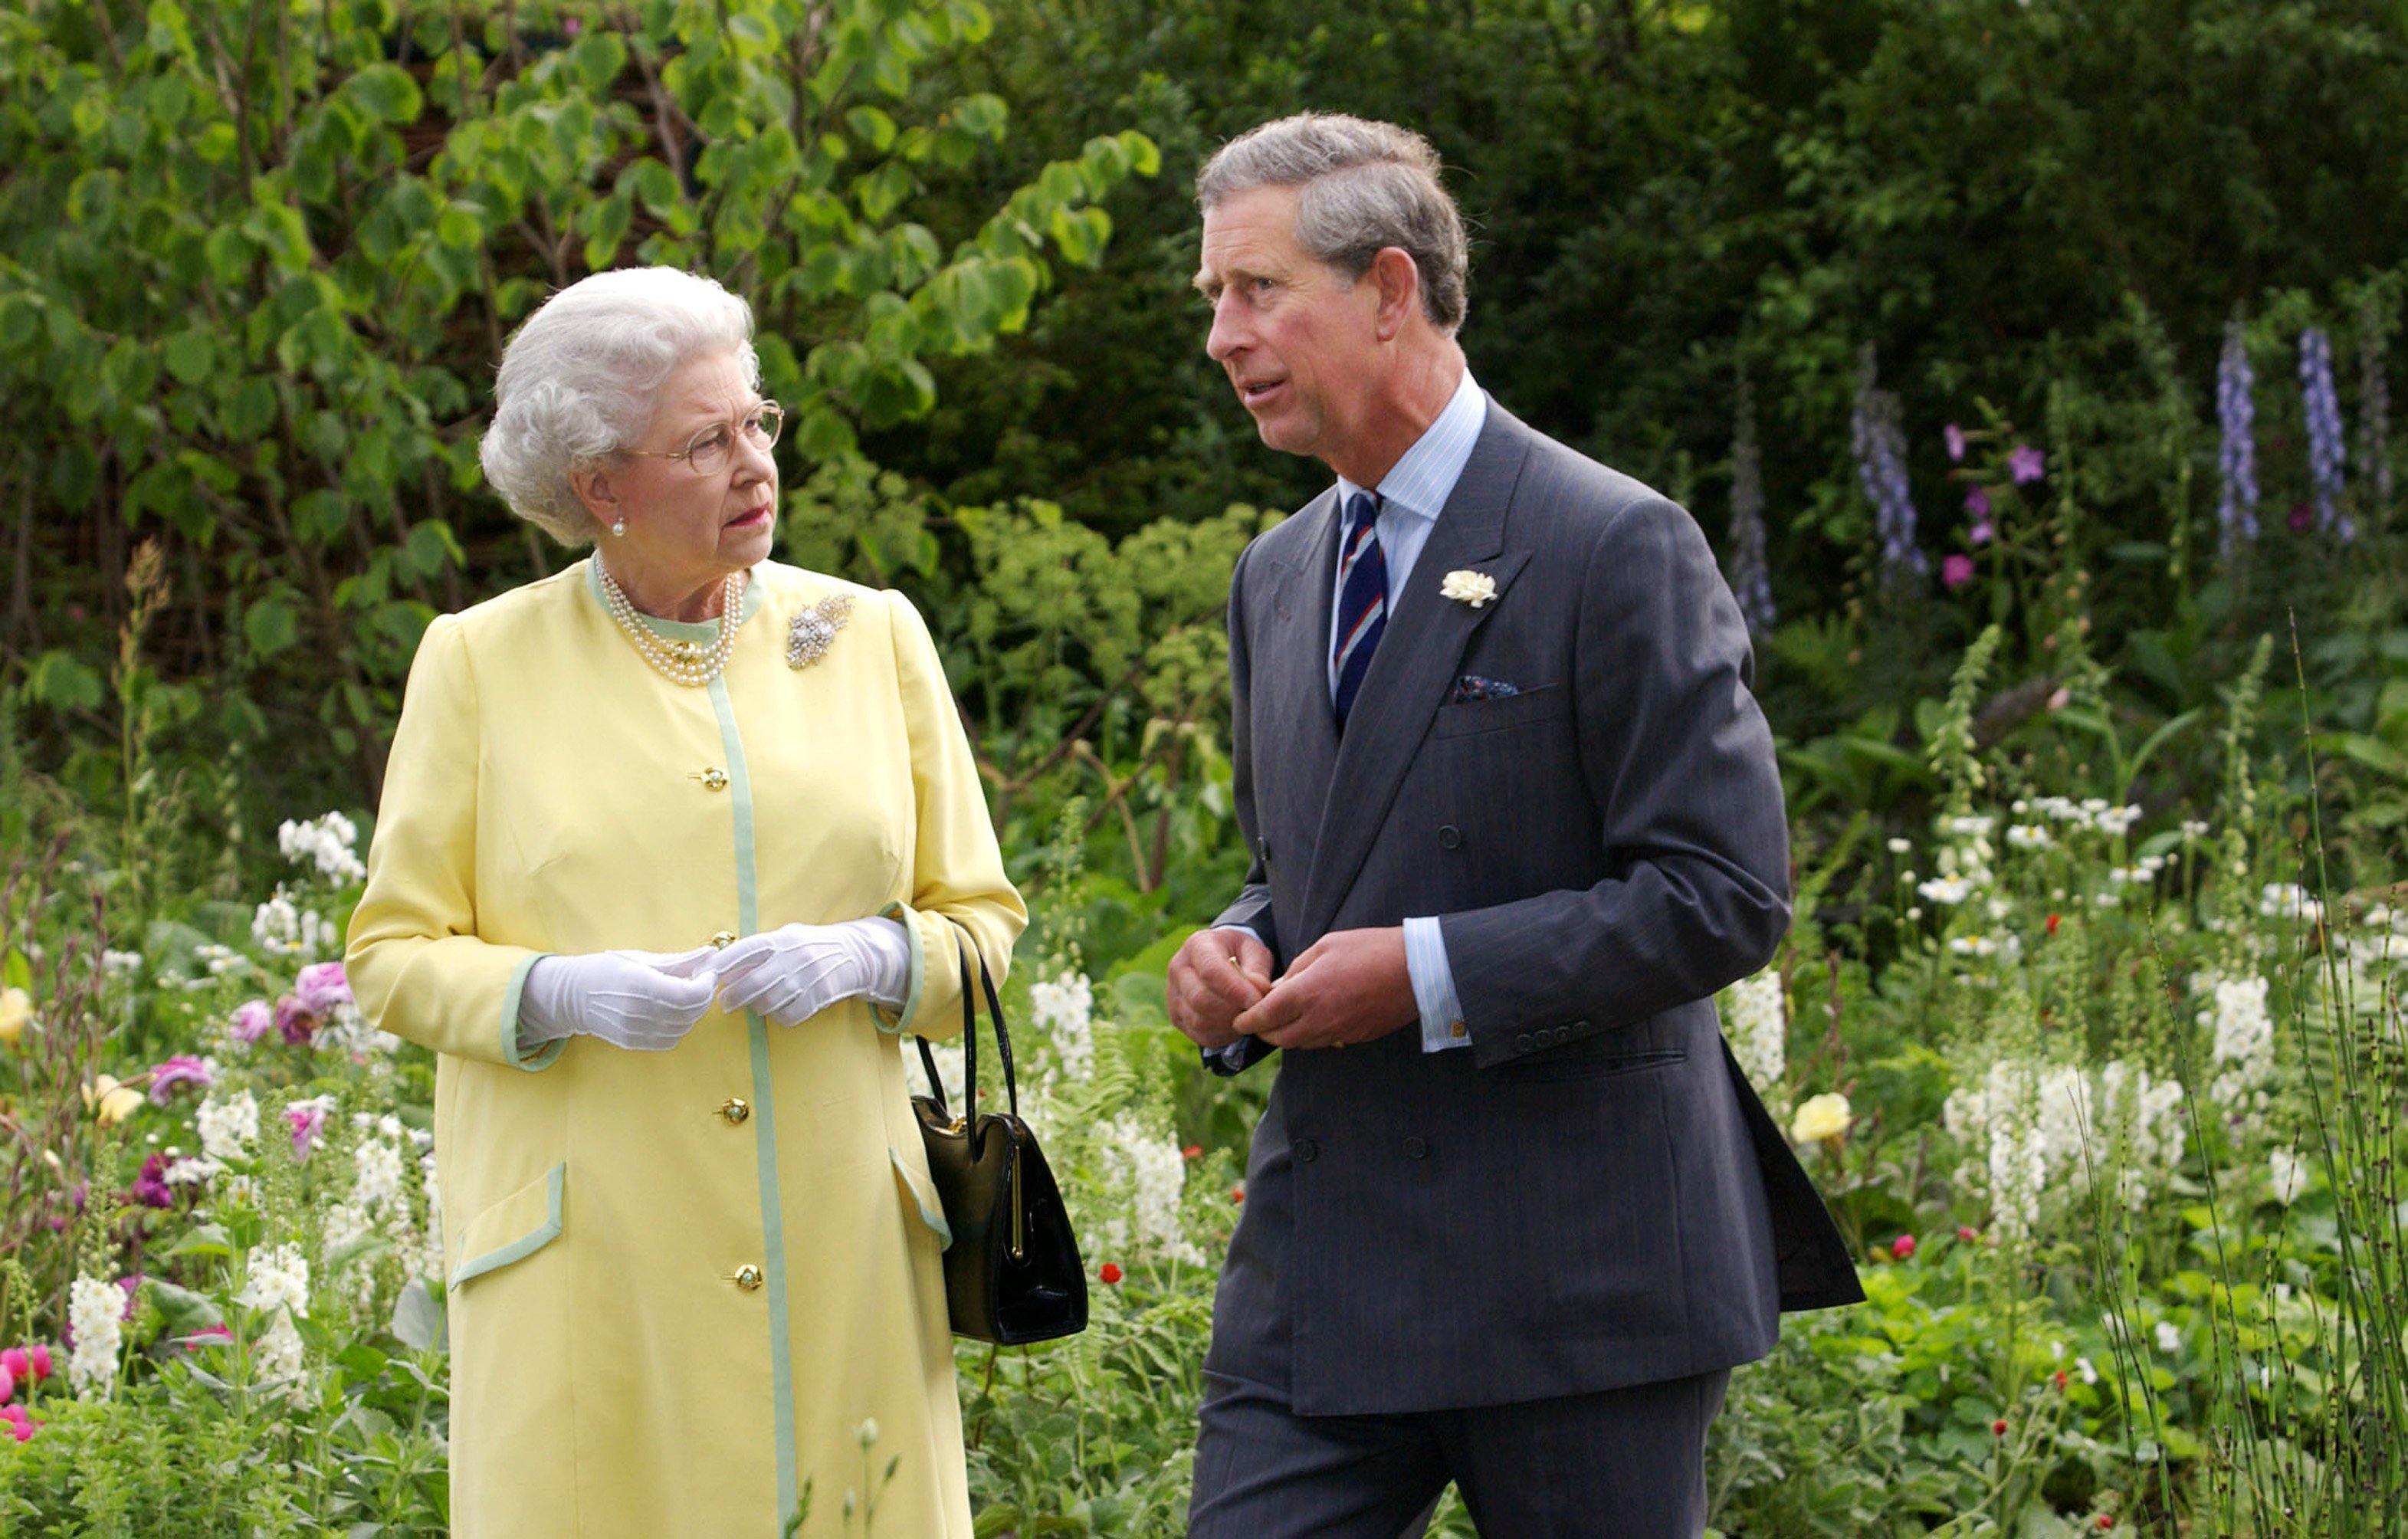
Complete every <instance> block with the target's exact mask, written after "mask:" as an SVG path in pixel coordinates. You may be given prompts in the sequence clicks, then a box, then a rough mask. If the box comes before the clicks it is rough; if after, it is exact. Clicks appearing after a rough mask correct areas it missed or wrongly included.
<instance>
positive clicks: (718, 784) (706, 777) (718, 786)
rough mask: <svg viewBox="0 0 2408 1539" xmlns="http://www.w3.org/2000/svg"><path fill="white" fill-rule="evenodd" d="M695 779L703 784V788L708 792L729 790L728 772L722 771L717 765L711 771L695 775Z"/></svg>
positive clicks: (706, 770) (707, 770)
mask: <svg viewBox="0 0 2408 1539" xmlns="http://www.w3.org/2000/svg"><path fill="white" fill-rule="evenodd" d="M694 778H695V779H696V780H698V781H700V782H702V788H703V789H704V790H706V791H724V790H726V789H727V771H726V770H724V769H721V768H720V767H719V766H717V765H715V764H714V765H712V766H711V767H710V769H705V770H703V771H702V772H701V773H699V774H697V775H695V777H694Z"/></svg>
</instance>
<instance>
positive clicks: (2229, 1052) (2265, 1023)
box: [2200, 978, 2274, 1113]
mask: <svg viewBox="0 0 2408 1539" xmlns="http://www.w3.org/2000/svg"><path fill="white" fill-rule="evenodd" d="M2212 982H2213V984H2214V989H2213V993H2214V1000H2215V1003H2214V1005H2213V1006H2212V1007H2210V1008H2209V1009H2206V1010H2202V1011H2201V1012H2200V1023H2201V1024H2202V1025H2213V1026H2214V1028H2215V1044H2214V1048H2213V1049H2212V1050H2211V1052H2210V1057H2211V1060H2212V1062H2213V1066H2214V1070H2215V1077H2214V1079H2213V1080H2212V1081H2210V1082H2209V1084H2208V1087H2207V1093H2208V1094H2209V1095H2210V1096H2211V1097H2213V1098H2214V1100H2216V1101H2217V1102H2218V1103H2220V1104H2222V1105H2223V1106H2225V1107H2227V1108H2229V1110H2231V1111H2234V1112H2240V1113H2252V1112H2256V1111H2257V1110H2259V1109H2260V1108H2262V1106H2263V1105H2264V1103H2265V1099H2266V1097H2265V1092H2266V1086H2267V1084H2268V1082H2270V1081H2271V1080H2272V1078H2273V1075H2274V1017H2273V1016H2272V1014H2269V1013H2268V1012H2267V1009H2266V980H2265V979H2263V978H2231V979H2221V978H2218V979H2212Z"/></svg>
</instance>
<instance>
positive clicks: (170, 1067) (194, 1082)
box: [150, 1054, 217, 1106]
mask: <svg viewBox="0 0 2408 1539" xmlns="http://www.w3.org/2000/svg"><path fill="white" fill-rule="evenodd" d="M216 1083H217V1076H216V1075H215V1074H212V1073H210V1072H209V1066H208V1064H206V1063H203V1062H202V1061H201V1060H200V1059H198V1058H196V1057H191V1056H190V1055H187V1054H179V1055H178V1056H177V1057H172V1058H169V1059H168V1060H167V1061H166V1062H165V1063H163V1064H160V1065H158V1066H157V1067H155V1068H153V1069H152V1070H151V1071H150V1104H151V1105H153V1106H165V1105H166V1104H167V1102H168V1100H170V1099H171V1098H173V1097H174V1095H175V1093H176V1086H179V1085H189V1086H193V1088H194V1089H196V1090H206V1089H208V1087H209V1086H212V1085H215V1084H216Z"/></svg>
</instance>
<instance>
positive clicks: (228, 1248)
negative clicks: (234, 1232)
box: [167, 1224, 235, 1257]
mask: <svg viewBox="0 0 2408 1539" xmlns="http://www.w3.org/2000/svg"><path fill="white" fill-rule="evenodd" d="M234 1248H235V1247H234V1240H233V1237H232V1236H230V1235H228V1234H227V1233H226V1231H225V1230H223V1229H222V1228H221V1227H219V1226H218V1225H216V1224H197V1225H194V1226H193V1228H192V1229H189V1230H185V1231H184V1237H183V1238H182V1239H180V1240H179V1241H177V1242H176V1243H175V1244H172V1245H170V1246H168V1247H167V1254H168V1255H169V1256H171V1257H174V1256H232V1255H233V1254H234Z"/></svg>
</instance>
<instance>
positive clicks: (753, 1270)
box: [736, 1262, 761, 1293]
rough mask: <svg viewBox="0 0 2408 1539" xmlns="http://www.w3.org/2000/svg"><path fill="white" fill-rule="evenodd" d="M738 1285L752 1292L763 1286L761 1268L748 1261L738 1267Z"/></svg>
mask: <svg viewBox="0 0 2408 1539" xmlns="http://www.w3.org/2000/svg"><path fill="white" fill-rule="evenodd" d="M736 1286H737V1287H740V1288H742V1289H743V1290H744V1291H745V1292H747V1293H750V1292H752V1291H753V1290H754V1289H755V1288H757V1287H760V1286H761V1269H760V1268H759V1267H756V1266H753V1265H752V1264H751V1263H750V1262H747V1263H746V1264H745V1265H743V1266H740V1267H738V1268H737V1269H736Z"/></svg>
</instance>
